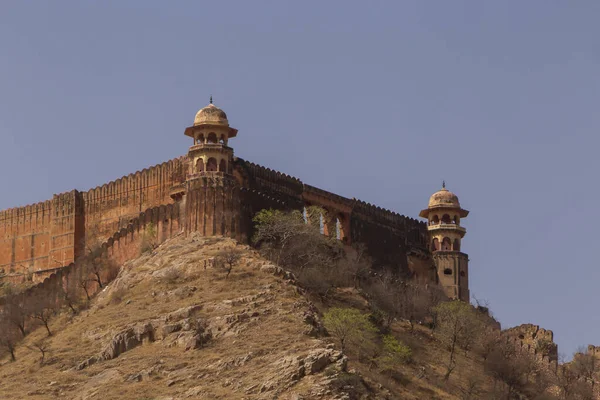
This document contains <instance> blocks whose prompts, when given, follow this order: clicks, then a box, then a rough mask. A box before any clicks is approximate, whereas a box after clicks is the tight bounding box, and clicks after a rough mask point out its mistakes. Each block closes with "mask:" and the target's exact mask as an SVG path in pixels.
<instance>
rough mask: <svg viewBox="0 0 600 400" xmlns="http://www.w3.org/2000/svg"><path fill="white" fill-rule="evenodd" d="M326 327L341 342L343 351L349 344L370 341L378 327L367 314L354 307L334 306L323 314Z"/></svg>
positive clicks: (358, 344)
mask: <svg viewBox="0 0 600 400" xmlns="http://www.w3.org/2000/svg"><path fill="white" fill-rule="evenodd" d="M323 323H324V325H325V329H327V331H328V332H329V334H330V335H332V336H334V337H335V338H337V339H338V340H339V342H340V346H341V349H342V351H344V350H345V349H346V346H347V345H348V344H353V345H357V346H358V347H359V351H360V347H361V345H362V344H363V343H365V342H369V341H370V339H371V338H372V337H373V336H374V334H375V333H376V332H377V329H376V328H375V326H373V324H372V323H371V321H369V317H368V315H366V314H362V313H361V312H360V311H358V310H357V309H354V308H332V309H330V310H329V311H328V312H326V313H325V315H324V316H323Z"/></svg>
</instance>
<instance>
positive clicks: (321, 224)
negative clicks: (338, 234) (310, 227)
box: [319, 214, 325, 235]
mask: <svg viewBox="0 0 600 400" xmlns="http://www.w3.org/2000/svg"><path fill="white" fill-rule="evenodd" d="M319 232H321V235H324V234H325V218H323V214H319Z"/></svg>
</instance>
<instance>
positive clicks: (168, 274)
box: [161, 267, 182, 285]
mask: <svg viewBox="0 0 600 400" xmlns="http://www.w3.org/2000/svg"><path fill="white" fill-rule="evenodd" d="M181 275H182V274H181V271H179V269H178V268H175V267H169V268H167V269H166V270H165V273H164V274H163V276H162V278H161V280H162V281H163V282H165V283H167V284H169V285H172V284H174V283H177V282H178V281H179V280H180V279H181V278H182V276H181Z"/></svg>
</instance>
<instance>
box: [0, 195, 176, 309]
mask: <svg viewBox="0 0 600 400" xmlns="http://www.w3.org/2000/svg"><path fill="white" fill-rule="evenodd" d="M150 227H152V228H151V229H150ZM180 233H181V226H180V224H179V207H177V206H176V205H173V204H169V205H166V206H165V205H162V206H159V207H153V208H151V209H148V210H146V211H145V212H142V213H140V214H139V215H138V217H136V218H133V219H132V220H131V222H130V223H129V224H128V225H127V226H126V227H124V228H122V229H120V230H119V231H117V232H116V233H114V234H113V235H112V236H111V237H110V238H109V239H108V240H107V241H106V242H105V243H103V244H102V246H101V247H100V248H98V249H96V250H95V251H94V252H93V253H91V254H86V255H84V256H82V257H80V258H79V259H78V260H77V261H75V262H72V263H70V264H69V265H67V266H65V267H62V268H58V269H54V270H52V271H42V272H41V273H39V274H38V277H39V278H40V282H38V283H37V284H35V285H33V286H31V287H29V288H28V289H27V290H26V291H25V292H23V293H20V294H17V295H16V296H22V298H23V299H24V300H20V301H27V299H28V298H31V297H32V296H31V295H32V294H34V293H36V294H39V293H47V294H48V295H49V296H50V295H51V296H57V295H59V294H60V293H68V292H69V287H78V282H80V279H79V278H80V277H81V276H82V274H85V275H86V276H87V275H88V274H89V271H87V270H86V269H85V268H86V267H85V266H86V265H89V263H88V261H89V260H90V259H98V258H100V257H103V256H106V259H107V260H109V261H110V262H112V263H114V265H117V266H118V265H122V264H123V263H125V262H126V261H128V260H132V259H134V258H136V257H138V256H139V255H140V254H141V253H142V250H143V249H142V245H143V243H144V241H145V240H149V239H150V240H153V241H154V242H155V243H156V244H160V243H162V242H164V241H165V240H167V239H169V238H171V237H174V236H176V235H178V234H180ZM100 273H101V280H102V281H103V282H108V281H110V280H111V279H113V278H114V276H115V273H116V271H115V269H111V268H107V267H105V268H103V269H101V270H100ZM86 286H87V291H88V292H89V294H90V295H92V294H94V293H96V292H97V291H98V290H99V289H100V287H99V285H98V284H97V283H95V282H94V281H93V280H89V279H87V278H86ZM7 301H10V299H8V298H2V299H0V306H1V305H2V303H4V302H7Z"/></svg>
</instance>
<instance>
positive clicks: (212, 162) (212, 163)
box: [206, 157, 217, 172]
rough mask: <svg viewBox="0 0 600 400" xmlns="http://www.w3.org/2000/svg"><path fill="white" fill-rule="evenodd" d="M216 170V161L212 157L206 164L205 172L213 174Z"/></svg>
mask: <svg viewBox="0 0 600 400" xmlns="http://www.w3.org/2000/svg"><path fill="white" fill-rule="evenodd" d="M216 170H217V160H216V159H215V158H214V157H211V158H209V159H208V161H207V162H206V171H208V172H214V171H216Z"/></svg>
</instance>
